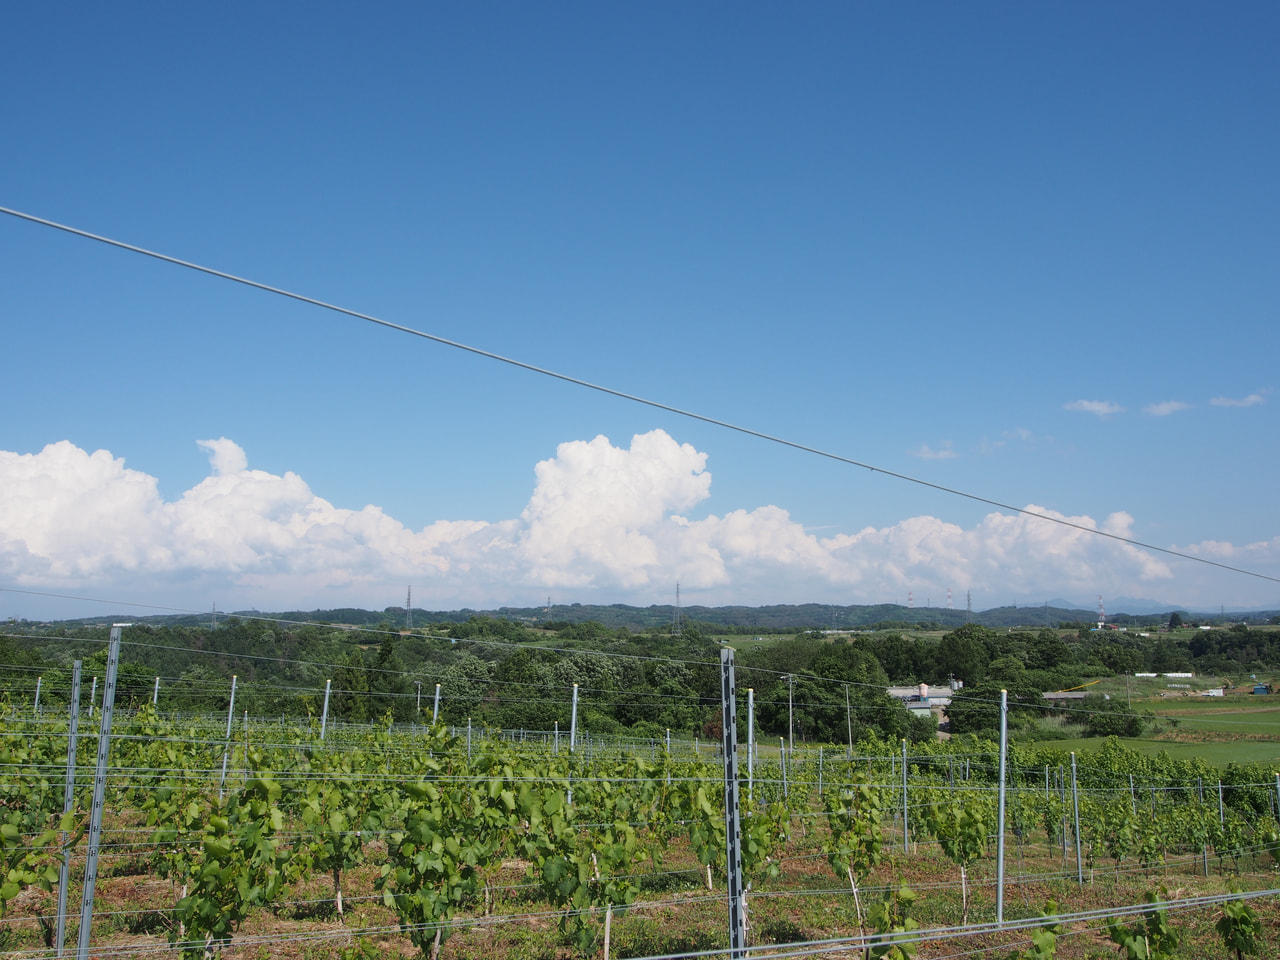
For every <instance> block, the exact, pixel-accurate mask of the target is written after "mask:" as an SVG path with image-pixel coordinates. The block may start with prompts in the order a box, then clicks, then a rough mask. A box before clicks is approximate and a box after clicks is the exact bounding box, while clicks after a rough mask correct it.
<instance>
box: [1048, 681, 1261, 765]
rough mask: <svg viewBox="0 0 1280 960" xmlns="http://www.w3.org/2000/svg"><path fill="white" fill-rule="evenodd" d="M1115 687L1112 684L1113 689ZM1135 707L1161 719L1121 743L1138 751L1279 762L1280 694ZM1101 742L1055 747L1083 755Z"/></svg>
mask: <svg viewBox="0 0 1280 960" xmlns="http://www.w3.org/2000/svg"><path fill="white" fill-rule="evenodd" d="M1116 683H1117V681H1115V680H1112V681H1109V684H1110V685H1115V684H1116ZM1144 692H1145V691H1144ZM1132 704H1133V708H1134V709H1135V710H1143V711H1150V712H1151V713H1154V714H1156V715H1157V716H1158V717H1160V718H1161V722H1159V723H1157V724H1155V725H1154V726H1153V727H1152V728H1151V731H1150V733H1149V734H1148V735H1147V736H1145V737H1140V738H1125V739H1122V740H1121V741H1120V742H1121V743H1123V744H1124V745H1125V746H1126V747H1129V748H1131V749H1133V750H1139V751H1141V752H1143V753H1159V752H1161V751H1163V752H1165V753H1168V754H1169V756H1171V757H1179V758H1192V757H1201V758H1203V759H1205V760H1207V761H1209V762H1210V763H1213V764H1217V765H1222V764H1226V763H1231V762H1233V761H1234V762H1237V763H1253V762H1256V763H1274V764H1280V696H1252V695H1249V694H1237V695H1229V696H1226V697H1222V698H1219V697H1198V696H1188V697H1183V696H1180V695H1171V694H1166V696H1164V697H1161V696H1159V695H1156V696H1144V697H1138V696H1135V697H1134V698H1133V700H1132ZM1098 743H1099V741H1098V740H1096V739H1075V740H1058V741H1054V745H1055V746H1061V747H1063V748H1064V749H1066V750H1074V751H1076V752H1078V753H1084V752H1088V751H1090V750H1094V749H1097V746H1098Z"/></svg>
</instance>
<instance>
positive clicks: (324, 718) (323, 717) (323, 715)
mask: <svg viewBox="0 0 1280 960" xmlns="http://www.w3.org/2000/svg"><path fill="white" fill-rule="evenodd" d="M231 679H232V680H233V681H234V680H235V677H232V678H231ZM332 686H333V681H332V680H326V681H325V682H324V707H323V709H321V711H320V739H321V740H323V739H324V731H325V728H326V727H328V726H329V690H330V688H331V687H332ZM234 689H235V685H234V683H233V685H232V690H234Z"/></svg>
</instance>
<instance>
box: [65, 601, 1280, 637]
mask: <svg viewBox="0 0 1280 960" xmlns="http://www.w3.org/2000/svg"><path fill="white" fill-rule="evenodd" d="M1143 606H1145V607H1146V609H1142V610H1140V611H1139V612H1135V613H1128V612H1124V611H1117V612H1115V613H1112V612H1108V613H1107V620H1108V621H1110V622H1112V623H1117V624H1120V625H1131V626H1139V625H1144V624H1154V623H1157V622H1162V621H1165V620H1168V618H1169V614H1170V613H1172V612H1174V610H1175V609H1176V608H1172V607H1171V608H1167V609H1163V610H1156V609H1153V608H1152V607H1150V606H1147V605H1143ZM1179 612H1180V613H1181V614H1182V615H1183V617H1184V618H1185V617H1187V616H1188V612H1187V611H1186V610H1185V609H1184V610H1180V611H1179ZM1278 612H1280V611H1274V610H1268V611H1254V612H1250V613H1242V612H1239V611H1232V612H1230V613H1229V614H1228V616H1227V618H1226V619H1228V620H1242V619H1248V620H1251V621H1253V622H1265V621H1266V620H1267V619H1269V618H1270V617H1274V616H1276V615H1277V613H1278ZM675 613H676V611H675V607H674V606H672V605H670V604H665V605H658V604H655V605H653V606H648V607H632V606H628V605H626V604H622V603H615V604H609V605H598V604H583V603H573V604H555V605H553V606H551V607H499V608H497V609H492V610H473V609H470V608H467V607H464V608H462V609H460V610H439V611H433V610H420V609H417V608H414V610H413V625H414V626H415V627H423V626H426V625H427V624H433V623H459V622H464V621H466V620H468V619H470V618H471V617H493V618H497V619H504V620H513V621H516V622H519V623H522V624H524V625H526V626H530V627H536V626H538V625H540V624H543V623H583V622H586V621H596V622H599V623H602V624H604V625H605V626H607V627H610V628H612V629H617V628H619V627H626V628H628V629H629V630H634V631H642V630H646V629H648V628H653V627H658V628H661V627H664V626H667V625H669V624H671V623H672V621H673V620H674V619H675ZM680 615H681V618H682V620H683V622H685V623H687V624H702V625H706V626H707V627H710V628H715V627H725V628H729V629H732V630H733V631H734V632H737V633H750V632H754V631H758V632H760V633H778V632H784V631H794V630H849V629H867V628H871V627H876V628H880V629H902V630H910V629H915V630H927V629H935V630H949V629H954V628H955V627H958V626H961V625H963V624H965V623H977V624H981V625H982V626H985V627H992V628H1005V629H1010V628H1016V627H1021V628H1030V629H1039V628H1041V627H1056V626H1058V625H1059V624H1062V623H1092V622H1093V621H1094V620H1096V619H1097V612H1096V611H1095V610H1085V609H1081V608H1079V607H1066V606H1054V605H1051V604H1046V605H1041V606H1007V607H993V608H991V609H988V610H976V611H974V612H973V613H967V612H966V611H964V610H949V609H946V608H941V607H904V606H902V605H901V604H896V603H882V604H871V605H848V606H841V605H838V604H827V603H803V604H773V605H768V606H761V607H747V606H729V607H703V606H696V605H695V606H688V607H681V609H680ZM211 616H212V615H211V614H208V613H206V614H200V615H198V616H197V615H189V614H184V615H173V614H168V615H159V616H153V617H134V618H132V620H133V621H134V622H138V623H152V624H157V625H160V624H163V625H168V626H198V625H206V626H207V625H208V624H209V623H210V620H211ZM217 616H218V618H219V619H220V620H225V619H226V618H227V617H242V618H259V617H260V618H264V619H271V620H289V621H297V622H308V623H333V624H344V625H349V626H356V627H376V626H378V625H379V624H384V623H385V624H389V625H390V626H393V627H401V628H403V627H404V625H405V622H406V616H405V609H404V607H387V608H386V609H384V610H361V609H356V608H339V609H334V610H287V611H283V612H279V613H263V612H260V611H257V610H241V611H237V612H235V613H221V612H219V613H218V614H217ZM1192 616H1196V618H1197V619H1200V620H1209V619H1215V618H1214V617H1213V616H1212V614H1198V615H1196V614H1192ZM112 619H117V620H118V619H119V617H105V618H103V617H94V618H86V619H82V620H73V621H57V622H58V623H61V624H66V625H81V626H85V625H105V624H108V623H110V622H111V620H112Z"/></svg>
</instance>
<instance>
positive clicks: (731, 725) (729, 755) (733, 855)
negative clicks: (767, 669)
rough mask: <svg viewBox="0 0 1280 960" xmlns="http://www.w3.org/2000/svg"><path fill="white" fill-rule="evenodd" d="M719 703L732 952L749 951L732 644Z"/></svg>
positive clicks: (723, 661)
mask: <svg viewBox="0 0 1280 960" xmlns="http://www.w3.org/2000/svg"><path fill="white" fill-rule="evenodd" d="M720 704H721V710H722V717H723V724H722V726H723V734H724V835H725V856H726V863H725V873H726V874H727V876H728V878H729V883H728V891H729V893H728V896H729V956H730V958H731V960H743V958H745V957H746V955H747V911H746V895H747V894H746V887H745V886H744V884H743V878H742V826H741V819H740V810H739V806H738V799H739V798H738V708H737V691H736V689H735V685H734V672H733V648H732V647H721V649H720Z"/></svg>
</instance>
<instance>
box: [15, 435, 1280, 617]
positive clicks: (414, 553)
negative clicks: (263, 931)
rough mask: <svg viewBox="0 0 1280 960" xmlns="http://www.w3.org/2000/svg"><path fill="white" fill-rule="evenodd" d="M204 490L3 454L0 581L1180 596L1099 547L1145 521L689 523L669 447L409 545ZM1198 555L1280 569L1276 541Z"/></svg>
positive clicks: (545, 479) (687, 491)
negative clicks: (818, 530) (1162, 592)
mask: <svg viewBox="0 0 1280 960" xmlns="http://www.w3.org/2000/svg"><path fill="white" fill-rule="evenodd" d="M200 446H201V447H202V448H204V449H205V450H206V451H207V452H208V453H209V456H210V465H211V472H210V475H209V476H208V477H206V478H205V479H204V480H202V481H201V482H200V483H198V484H196V485H195V486H194V487H192V488H191V489H189V490H187V491H186V492H185V493H183V494H182V495H181V496H180V497H178V498H177V499H175V500H172V501H166V500H164V499H163V498H162V497H161V496H160V495H159V493H158V484H157V481H156V479H155V478H153V477H150V476H148V475H146V474H144V473H141V472H139V471H136V470H131V469H130V468H128V467H127V466H126V465H125V462H124V460H123V459H120V458H117V457H114V456H113V455H112V454H110V453H108V452H106V451H103V450H99V451H96V452H93V453H89V452H86V451H85V450H82V449H80V448H78V447H76V446H74V445H73V444H71V443H69V442H66V441H63V442H60V443H54V444H50V445H49V446H47V447H45V448H44V449H43V450H42V451H40V452H39V453H36V454H17V453H8V452H0V578H3V583H4V584H7V585H8V586H10V587H17V588H23V589H27V590H33V591H35V590H43V591H50V592H70V591H71V590H75V591H85V592H92V593H93V595H96V596H105V597H114V598H118V599H121V600H140V601H144V602H154V603H160V604H167V605H172V606H176V607H186V608H196V609H206V608H207V606H208V603H209V602H210V601H212V600H216V601H217V602H218V606H219V608H220V609H236V608H241V609H243V608H250V607H256V608H258V609H264V610H280V609H289V608H299V607H300V608H304V609H307V608H313V607H342V606H364V607H372V608H375V609H377V608H381V607H383V606H385V605H386V604H387V603H388V602H393V601H394V599H396V598H397V597H398V596H399V595H400V593H401V591H403V589H404V586H403V585H404V584H406V583H411V584H413V592H414V598H415V601H417V602H419V603H423V604H430V605H432V606H434V607H436V608H439V609H456V608H458V607H461V606H480V605H490V604H492V605H503V604H515V605H523V604H526V603H532V602H535V600H534V598H540V597H541V596H545V594H546V593H547V592H553V593H555V594H557V595H558V596H559V597H562V598H565V601H566V602H569V601H570V600H581V601H584V602H606V603H612V602H629V603H640V604H646V603H652V602H655V601H656V602H663V601H666V600H667V599H669V595H670V593H671V592H672V588H673V585H674V583H675V581H676V580H679V581H680V584H681V586H682V588H683V589H684V590H686V591H687V592H688V593H687V595H688V596H689V597H690V602H708V603H747V604H763V603H778V602H805V601H811V600H819V601H828V602H840V603H871V602H884V601H889V602H893V601H897V602H902V601H903V600H904V599H905V597H906V594H907V592H908V591H914V593H915V595H916V597H917V598H920V597H922V596H926V595H929V594H932V596H934V597H941V596H942V595H943V593H945V591H946V590H947V589H948V588H953V589H955V590H968V589H972V590H973V591H974V593H975V596H986V597H990V598H999V599H1000V600H1001V601H1003V600H1004V599H1005V598H1007V597H1009V596H1017V595H1021V596H1032V597H1051V596H1072V595H1075V596H1080V595H1083V596H1090V595H1093V594H1095V593H1098V592H1102V591H1103V590H1104V589H1105V591H1106V592H1107V593H1112V594H1119V593H1131V594H1132V595H1137V596H1140V595H1150V593H1151V591H1152V588H1153V587H1158V586H1160V585H1162V584H1168V583H1170V581H1171V579H1172V573H1171V571H1170V569H1169V566H1168V565H1167V564H1166V562H1165V561H1164V560H1163V559H1161V558H1159V557H1157V556H1153V555H1151V554H1150V553H1148V552H1147V551H1143V550H1140V549H1137V548H1135V547H1132V546H1129V545H1127V544H1124V543H1120V542H1117V541H1116V540H1113V539H1107V538H1103V537H1098V536H1095V535H1091V534H1090V533H1088V532H1086V530H1084V529H1077V528H1078V527H1082V528H1097V529H1101V530H1104V531H1106V532H1108V533H1111V534H1113V535H1115V536H1121V537H1129V536H1131V535H1132V533H1131V531H1132V530H1133V526H1134V519H1133V517H1131V516H1130V515H1129V514H1127V513H1123V512H1116V513H1113V514H1111V515H1110V516H1108V517H1106V518H1104V519H1103V520H1102V521H1101V522H1098V521H1095V520H1094V519H1092V518H1090V517H1087V516H1076V517H1063V516H1062V515H1060V514H1054V513H1051V512H1050V511H1048V510H1044V509H1042V508H1039V507H1035V506H1031V507H1028V508H1027V509H1028V510H1029V511H1030V512H1032V513H1040V514H1045V515H1049V516H1053V517H1057V518H1059V519H1065V520H1068V521H1070V523H1072V524H1075V525H1076V526H1075V527H1071V526H1064V525H1062V524H1057V523H1050V522H1046V521H1044V520H1041V519H1037V518H1035V517H1032V516H1028V515H1025V514H1013V515H1010V514H1005V513H998V512H996V513H991V514H989V515H988V516H986V517H985V518H984V519H982V520H981V521H980V522H978V523H977V524H976V525H974V526H972V527H970V528H965V527H962V526H959V525H957V524H954V523H949V522H946V521H944V520H941V519H938V518H936V517H931V516H916V517H909V518H907V519H904V520H902V521H900V522H898V523H894V524H891V525H889V526H884V527H867V528H866V529H864V530H861V531H859V532H856V533H839V534H836V535H833V536H828V537H819V536H816V535H815V534H814V533H812V532H810V531H808V530H806V529H805V528H804V527H803V526H802V525H801V524H800V523H798V522H797V521H796V520H794V519H793V518H792V517H791V515H790V513H789V512H788V511H787V510H786V509H784V508H783V507H781V506H778V505H774V504H767V505H763V506H757V507H754V508H750V509H746V508H731V509H728V510H727V511H725V512H722V513H720V514H710V515H706V516H702V517H701V518H695V517H693V516H691V511H692V510H693V509H694V508H695V507H698V506H699V505H704V504H706V503H707V502H708V500H709V498H710V497H711V474H710V472H709V471H708V470H707V454H706V453H703V452H700V451H698V450H696V449H695V448H694V447H692V446H691V445H689V444H682V443H679V442H677V441H676V440H675V439H673V438H672V437H671V436H669V435H668V434H667V433H665V432H663V431H662V430H654V431H651V432H649V433H645V434H640V435H638V436H635V437H633V438H632V439H631V442H630V445H629V446H625V447H624V446H617V445H614V444H613V443H612V442H611V441H610V440H609V439H608V438H606V437H603V436H599V437H596V438H595V439H593V440H589V441H585V440H575V441H571V442H567V443H563V444H561V445H560V446H559V447H558V448H557V450H556V453H555V456H554V457H551V458H549V459H547V460H544V461H542V462H541V463H539V464H537V465H536V467H535V469H534V476H535V482H534V486H533V489H532V492H531V494H530V497H529V500H528V502H527V504H526V506H525V508H524V510H523V511H522V512H521V514H520V515H519V516H518V517H513V518H511V519H508V520H503V521H500V522H496V523H490V522H484V521H471V520H447V519H441V520H438V521H436V522H434V523H432V524H429V525H427V526H426V527H424V528H422V529H421V530H412V529H409V528H407V527H406V526H405V525H404V524H402V523H401V522H399V521H398V520H396V519H395V518H394V517H392V516H390V515H388V514H387V513H386V512H384V511H383V510H382V509H381V508H379V507H377V506H372V505H369V506H364V507H362V508H360V509H350V508H344V507H338V506H335V505H334V504H332V503H330V502H329V501H327V500H325V499H324V498H322V497H320V496H317V495H316V494H315V493H314V492H313V491H312V490H311V488H310V487H309V486H308V484H307V483H306V482H305V481H304V480H303V479H302V478H301V477H300V476H298V475H297V474H294V473H291V472H287V473H285V474H284V475H283V476H280V475H276V474H272V473H268V472H266V471H262V470H254V469H251V468H250V466H249V460H248V457H247V456H246V455H245V453H244V451H243V450H242V449H241V448H240V447H239V446H238V445H236V444H235V443H234V442H233V441H231V440H228V439H226V438H220V439H218V440H207V441H201V442H200ZM1194 551H1195V552H1197V553H1200V554H1202V555H1205V556H1214V557H1221V556H1232V557H1237V558H1240V557H1244V558H1248V559H1249V561H1250V562H1251V563H1252V562H1257V563H1271V564H1274V563H1276V562H1278V561H1280V540H1277V541H1269V542H1267V543H1265V544H1251V545H1248V546H1245V547H1238V548H1237V547H1233V546H1231V545H1230V544H1211V543H1205V544H1200V545H1197V547H1195V548H1194Z"/></svg>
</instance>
